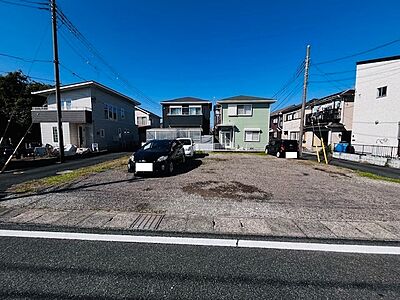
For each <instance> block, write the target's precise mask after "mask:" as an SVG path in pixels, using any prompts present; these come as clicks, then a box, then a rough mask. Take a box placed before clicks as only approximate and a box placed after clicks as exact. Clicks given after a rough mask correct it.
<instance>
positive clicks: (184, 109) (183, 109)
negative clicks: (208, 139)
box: [182, 106, 189, 116]
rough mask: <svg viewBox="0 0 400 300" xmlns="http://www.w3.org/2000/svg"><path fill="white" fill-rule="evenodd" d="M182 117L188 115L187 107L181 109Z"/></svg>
mask: <svg viewBox="0 0 400 300" xmlns="http://www.w3.org/2000/svg"><path fill="white" fill-rule="evenodd" d="M182 115H184V116H187V115H189V106H183V107H182Z"/></svg>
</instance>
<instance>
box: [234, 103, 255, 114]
mask: <svg viewBox="0 0 400 300" xmlns="http://www.w3.org/2000/svg"><path fill="white" fill-rule="evenodd" d="M239 106H243V111H244V113H243V114H240V113H239ZM246 106H247V107H250V113H246V108H245V107H246ZM236 112H237V115H238V116H252V115H253V105H252V104H237V106H236Z"/></svg>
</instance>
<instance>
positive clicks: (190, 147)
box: [177, 138, 194, 157]
mask: <svg viewBox="0 0 400 300" xmlns="http://www.w3.org/2000/svg"><path fill="white" fill-rule="evenodd" d="M177 140H178V141H180V142H181V143H182V144H183V149H184V150H185V156H186V157H193V155H194V143H193V140H192V139H191V138H177Z"/></svg>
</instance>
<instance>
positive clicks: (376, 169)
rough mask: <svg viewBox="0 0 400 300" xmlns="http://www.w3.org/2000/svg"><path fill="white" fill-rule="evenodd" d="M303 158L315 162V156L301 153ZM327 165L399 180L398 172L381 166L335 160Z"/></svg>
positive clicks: (399, 173)
mask: <svg viewBox="0 0 400 300" xmlns="http://www.w3.org/2000/svg"><path fill="white" fill-rule="evenodd" d="M303 158H305V159H308V160H315V161H316V160H317V157H316V156H315V155H312V154H307V153H303ZM329 164H330V165H333V166H338V167H342V168H348V169H352V170H358V171H362V172H369V173H372V174H376V175H379V176H385V177H390V178H397V179H400V170H399V169H395V168H389V167H381V166H376V165H370V164H364V163H358V162H353V161H348V160H343V159H337V158H333V159H332V160H331V161H330V162H329Z"/></svg>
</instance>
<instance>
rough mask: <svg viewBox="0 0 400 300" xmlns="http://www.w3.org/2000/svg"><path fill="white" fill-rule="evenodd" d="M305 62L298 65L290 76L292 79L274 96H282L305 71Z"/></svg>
mask: <svg viewBox="0 0 400 300" xmlns="http://www.w3.org/2000/svg"><path fill="white" fill-rule="evenodd" d="M304 66H305V62H304V61H303V62H301V64H300V65H299V66H298V67H297V69H296V72H295V73H294V74H293V75H292V76H291V77H290V79H289V80H288V81H287V82H286V83H285V84H284V85H283V87H282V88H280V89H279V90H278V91H277V92H276V93H275V94H274V95H273V96H272V98H277V97H278V96H282V95H283V94H284V93H285V91H286V90H287V89H288V88H289V87H290V86H291V85H292V84H293V83H294V82H295V81H296V80H297V78H299V77H300V75H301V73H302V72H303V71H304Z"/></svg>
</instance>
